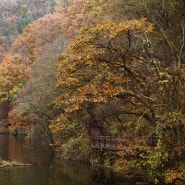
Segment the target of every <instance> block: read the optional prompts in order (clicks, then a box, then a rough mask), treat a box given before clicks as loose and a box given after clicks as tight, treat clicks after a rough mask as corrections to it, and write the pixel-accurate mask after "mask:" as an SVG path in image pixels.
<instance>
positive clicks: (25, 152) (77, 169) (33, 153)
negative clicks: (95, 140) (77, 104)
mask: <svg viewBox="0 0 185 185" xmlns="http://www.w3.org/2000/svg"><path fill="white" fill-rule="evenodd" d="M0 160H10V161H17V162H20V163H27V164H28V163H29V164H31V166H25V167H9V168H1V169H0V185H135V183H130V182H126V181H125V180H120V179H118V178H116V177H115V175H113V173H112V172H110V171H105V170H100V169H92V168H91V167H90V166H89V165H87V164H83V163H79V162H72V161H62V162H60V164H58V163H56V161H54V159H53V155H52V151H51V150H50V149H49V148H48V147H46V146H44V145H41V144H38V143H37V144H33V143H32V144H31V143H30V142H28V141H27V140H25V139H24V137H15V136H9V135H0Z"/></svg>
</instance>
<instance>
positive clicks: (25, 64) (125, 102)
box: [0, 0, 185, 185]
mask: <svg viewBox="0 0 185 185" xmlns="http://www.w3.org/2000/svg"><path fill="white" fill-rule="evenodd" d="M10 2H11V3H10V4H9V5H8V4H7V1H2V2H1V3H0V8H1V9H2V10H3V11H2V13H1V17H2V18H1V19H0V44H1V45H0V57H1V60H2V63H1V65H0V110H1V113H0V119H1V123H3V124H4V125H5V127H6V129H7V130H8V132H10V133H12V134H19V133H26V134H27V136H29V137H30V138H34V139H42V140H44V141H47V142H48V144H50V146H51V147H52V148H53V149H54V150H56V151H57V152H58V155H60V158H67V159H75V160H86V161H91V162H92V161H94V159H96V162H97V163H98V164H101V165H104V166H109V167H111V168H113V169H114V170H115V171H118V172H119V173H122V174H127V175H130V174H133V171H134V172H135V173H136V172H137V173H140V174H142V175H143V174H144V176H145V177H147V178H148V180H150V181H151V182H152V183H155V184H175V185H179V184H184V181H185V171H184V168H185V165H184V161H185V93H184V92H185V14H184V12H185V1H184V0H170V1H167V0H143V1H139V0H124V1H122V0H114V1H112V0H75V1H72V0H58V1H57V0H56V1H54V0H47V1H34V0H32V1H31V0H30V1H28V0H22V1H14V0H11V1H10ZM18 2H19V3H18ZM10 5H11V6H10ZM35 7H37V8H35ZM13 23H14V24H13ZM12 29H13V30H14V31H12V32H11V30H12ZM95 136H104V137H105V136H111V137H114V138H115V140H116V142H117V146H116V149H115V150H111V149H110V148H106V150H105V149H104V148H96V149H93V147H92V146H93V145H92V138H93V137H95ZM97 159H98V160H97Z"/></svg>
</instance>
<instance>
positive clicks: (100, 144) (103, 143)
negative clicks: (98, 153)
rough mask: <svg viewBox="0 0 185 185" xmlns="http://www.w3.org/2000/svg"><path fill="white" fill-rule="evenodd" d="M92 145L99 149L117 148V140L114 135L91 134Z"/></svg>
mask: <svg viewBox="0 0 185 185" xmlns="http://www.w3.org/2000/svg"><path fill="white" fill-rule="evenodd" d="M91 142H92V147H93V148H97V149H109V150H116V148H117V140H116V138H115V137H113V136H91Z"/></svg>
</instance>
